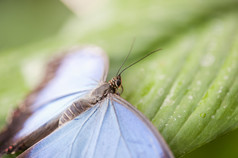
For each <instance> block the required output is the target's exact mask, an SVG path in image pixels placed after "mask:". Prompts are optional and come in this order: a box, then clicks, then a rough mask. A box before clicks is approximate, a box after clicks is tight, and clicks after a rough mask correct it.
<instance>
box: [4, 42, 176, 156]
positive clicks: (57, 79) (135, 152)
mask: <svg viewBox="0 0 238 158" xmlns="http://www.w3.org/2000/svg"><path fill="white" fill-rule="evenodd" d="M156 51H158V50H156ZM156 51H153V52H151V53H150V54H152V53H154V52H156ZM150 54H148V55H146V56H145V57H147V56H149V55H150ZM128 56H129V54H128ZM128 56H127V57H126V59H125V60H124V62H123V64H124V63H125V61H126V60H127V58H128ZM145 57H143V58H141V59H140V60H142V59H144V58H145ZM140 60H138V61H137V62H139V61H140ZM137 62H135V63H137ZM135 63H133V64H131V65H129V66H128V67H126V68H125V69H123V70H122V71H120V70H121V67H122V66H121V67H120V69H119V70H118V72H117V75H116V77H114V78H113V79H111V80H110V81H108V82H106V77H107V72H108V65H109V62H108V57H107V56H106V54H105V52H104V51H103V50H102V49H101V48H99V47H96V46H87V47H80V48H75V49H73V50H71V51H70V52H69V53H67V54H66V55H64V56H63V57H60V58H58V59H56V60H55V61H54V62H52V64H50V66H49V67H48V69H47V73H46V77H45V79H44V80H43V82H42V83H41V84H40V86H39V87H38V88H36V90H35V91H33V92H32V93H31V94H30V95H29V96H28V97H27V98H26V100H25V101H24V104H23V105H22V106H20V107H19V108H18V109H16V110H15V112H14V113H13V117H12V120H11V122H10V123H9V125H8V127H7V128H6V129H5V130H4V131H2V132H1V134H0V142H1V143H0V151H1V154H5V153H14V152H17V151H21V150H22V151H24V150H25V151H24V152H23V153H21V154H20V155H19V157H62V158H65V157H70V158H71V157H73V158H74V157H79V158H98V157H103V158H106V157H110V158H111V157H123V158H124V157H135V158H137V157H143V158H144V157H150V158H152V157H163V158H170V157H173V154H172V152H171V151H170V149H169V147H168V146H167V144H166V142H165V141H164V140H163V138H162V136H161V135H160V134H159V133H158V131H157V129H156V128H155V127H154V126H153V125H152V124H151V123H150V121H149V120H148V119H147V118H146V117H145V116H144V115H143V114H142V113H141V112H139V111H138V110H137V109H136V108H134V107H133V106H132V105H131V104H130V103H128V102H127V101H126V100H124V99H123V98H121V97H120V94H121V93H122V91H123V87H122V80H121V74H122V72H124V71H125V70H126V69H127V68H129V67H131V66H132V65H134V64H135ZM123 64H122V65H123ZM119 89H121V90H122V91H121V92H120V91H119ZM9 144H11V145H9Z"/></svg>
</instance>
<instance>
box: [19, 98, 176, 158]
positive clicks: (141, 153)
mask: <svg viewBox="0 0 238 158" xmlns="http://www.w3.org/2000/svg"><path fill="white" fill-rule="evenodd" d="M20 157H62V158H65V157H70V158H74V157H88V158H100V157H102V158H107V157H108V158H111V157H119V158H120V157H123V158H126V157H130V158H131V157H135V158H138V157H151V158H153V157H156V158H158V157H164V158H166V157H173V155H172V153H171V152H170V150H169V148H168V147H167V145H166V143H165V142H164V140H163V138H162V137H161V136H160V135H159V134H158V132H157V131H156V129H154V127H153V126H152V125H151V124H150V122H149V121H148V120H147V119H146V118H145V117H144V116H143V115H142V114H140V112H138V111H137V110H135V109H134V108H133V107H132V106H131V105H130V104H129V103H128V102H126V101H125V100H123V99H122V98H120V97H119V96H116V95H112V94H110V95H109V96H108V97H107V98H105V99H104V100H103V101H102V102H101V103H98V104H96V105H95V106H94V107H93V108H91V109H89V110H88V111H86V112H84V113H83V114H81V115H79V116H78V117H76V118H75V119H74V120H72V121H70V122H69V123H67V124H65V125H64V126H63V127H61V128H59V129H58V130H56V131H55V132H53V133H51V134H50V135H48V136H47V137H45V138H44V139H42V140H41V141H40V142H38V143H37V144H35V145H34V146H32V147H31V148H29V149H28V150H27V151H25V152H24V153H22V154H21V155H20Z"/></svg>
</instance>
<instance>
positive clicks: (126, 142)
mask: <svg viewBox="0 0 238 158" xmlns="http://www.w3.org/2000/svg"><path fill="white" fill-rule="evenodd" d="M110 101H111V99H110ZM111 104H112V107H113V111H114V114H115V116H116V121H117V125H118V129H119V131H120V136H121V138H122V140H123V141H124V143H125V145H126V148H127V149H128V151H129V153H130V157H132V153H131V150H130V148H129V147H128V144H127V142H126V140H125V138H124V136H123V135H122V131H121V127H120V123H119V120H118V116H117V113H116V109H115V107H114V104H113V102H112V101H111ZM119 140H120V139H119Z"/></svg>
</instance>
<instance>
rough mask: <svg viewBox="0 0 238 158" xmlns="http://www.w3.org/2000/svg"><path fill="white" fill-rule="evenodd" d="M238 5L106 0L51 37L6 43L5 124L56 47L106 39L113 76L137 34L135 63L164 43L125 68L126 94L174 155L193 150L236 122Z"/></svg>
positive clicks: (1, 60)
mask: <svg viewBox="0 0 238 158" xmlns="http://www.w3.org/2000/svg"><path fill="white" fill-rule="evenodd" d="M29 6H31V5H29ZM31 7H32V6H31ZM237 7H238V2H237V1H226V2H223V1H213V0H212V1H209V2H201V1H196V0H194V1H187V0H184V1H176V2H161V1H140V3H139V2H138V1H129V2H128V1H115V2H107V3H106V4H104V5H103V7H99V8H97V9H96V10H95V11H94V12H93V13H90V14H85V15H82V16H81V17H80V18H79V17H76V16H74V15H69V16H68V18H67V19H65V20H62V21H61V23H64V25H62V27H61V28H60V29H58V33H52V34H51V35H47V34H45V38H44V40H39V38H37V39H38V40H39V41H38V42H36V43H33V44H29V45H26V46H24V47H18V48H17V49H9V48H10V45H11V44H9V45H8V46H9V47H7V44H6V46H5V48H4V49H2V53H1V54H0V76H1V78H0V83H4V84H1V85H0V104H1V106H0V112H1V119H0V121H1V124H3V122H4V117H5V116H6V115H7V113H8V111H9V110H10V109H11V107H13V104H14V105H15V104H16V103H17V102H19V101H20V100H21V99H22V98H23V96H24V95H25V94H26V92H27V91H29V88H30V87H31V85H32V84H33V85H35V84H36V83H37V82H35V83H31V81H37V79H40V78H41V75H40V73H39V75H37V74H38V73H36V72H40V70H43V68H44V66H43V65H44V63H45V61H46V59H47V58H49V56H51V55H52V54H53V52H59V51H61V50H63V49H66V48H68V47H70V46H73V45H78V44H80V45H82V44H94V45H99V46H101V47H102V48H103V49H105V50H106V52H108V54H109V57H110V63H111V65H110V71H109V77H108V79H110V78H111V77H112V76H113V75H114V74H115V73H116V71H117V69H118V67H119V65H120V64H121V62H122V61H123V58H124V57H125V56H126V54H127V53H128V50H129V47H130V45H131V43H132V40H133V38H134V37H135V36H136V37H137V41H136V44H135V47H134V50H133V52H132V55H131V57H130V59H129V61H128V63H130V62H133V61H135V60H136V59H138V58H140V57H141V56H143V55H145V54H146V53H148V52H149V51H152V50H154V49H156V48H162V49H163V50H162V51H160V52H158V53H157V54H154V55H152V56H151V57H149V58H148V59H146V60H144V61H143V62H140V63H138V64H137V65H135V66H133V67H132V68H130V69H129V70H127V71H125V73H124V74H123V76H122V78H123V85H124V89H125V92H124V93H123V97H124V98H126V99H127V100H128V101H129V102H131V103H132V104H133V105H134V106H136V107H137V108H138V109H139V110H140V111H141V112H143V113H144V114H145V115H146V116H147V117H148V118H149V119H150V120H151V121H152V123H153V124H154V125H155V127H157V128H158V130H159V131H160V132H161V134H162V135H163V137H164V138H165V140H166V141H167V143H168V144H169V146H170V147H171V149H172V151H173V152H174V154H175V156H182V155H184V154H186V153H188V152H191V151H192V150H194V149H196V148H198V147H200V146H202V145H203V144H206V143H208V142H210V141H212V140H214V139H215V138H216V137H218V136H220V135H222V134H224V133H227V132H229V131H231V130H234V129H237V121H238V113H237V112H238V110H237V108H236V105H237V104H238V78H237V76H238V62H237V61H238V30H237V28H238V20H237V17H238V11H237ZM64 9H65V8H64ZM64 9H63V10H64ZM42 14H43V13H42ZM43 16H45V15H44V14H43ZM45 18H47V16H45ZM46 21H47V20H46ZM28 22H31V20H29V21H28ZM0 29H1V27H0ZM35 32H36V33H37V31H35ZM46 32H47V31H46ZM0 39H1V40H3V39H4V38H1V37H0ZM1 40H0V41H1ZM28 42H29V43H31V40H29V41H28ZM25 43H26V44H27V42H25ZM12 45H13V44H12ZM15 46H16V47H17V45H15ZM29 67H30V69H29ZM37 70H39V71H37ZM34 76H35V77H34ZM10 105H11V106H10Z"/></svg>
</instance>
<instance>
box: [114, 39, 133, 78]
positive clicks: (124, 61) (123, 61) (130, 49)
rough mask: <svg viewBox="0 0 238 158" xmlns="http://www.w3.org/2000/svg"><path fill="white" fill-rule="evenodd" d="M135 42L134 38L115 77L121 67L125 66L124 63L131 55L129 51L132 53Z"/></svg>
mask: <svg viewBox="0 0 238 158" xmlns="http://www.w3.org/2000/svg"><path fill="white" fill-rule="evenodd" d="M135 41H136V39H135V38H134V40H133V42H132V44H131V47H130V50H129V53H128V54H127V56H126V58H125V59H124V61H123V63H122V64H121V66H120V68H119V69H118V71H117V74H116V76H117V75H118V73H119V71H120V70H121V68H122V66H123V65H124V64H125V62H126V61H127V59H128V57H129V55H130V54H131V51H132V49H133V47H134V43H135ZM120 74H121V73H120Z"/></svg>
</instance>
